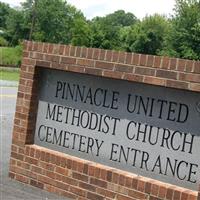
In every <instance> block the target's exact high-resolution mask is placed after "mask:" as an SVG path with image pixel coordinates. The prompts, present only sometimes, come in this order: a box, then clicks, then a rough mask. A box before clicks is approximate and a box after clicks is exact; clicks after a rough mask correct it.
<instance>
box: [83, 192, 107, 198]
mask: <svg viewBox="0 0 200 200" xmlns="http://www.w3.org/2000/svg"><path fill="white" fill-rule="evenodd" d="M87 198H88V199H91V200H104V197H103V196H101V195H98V194H95V193H92V192H88V193H87Z"/></svg>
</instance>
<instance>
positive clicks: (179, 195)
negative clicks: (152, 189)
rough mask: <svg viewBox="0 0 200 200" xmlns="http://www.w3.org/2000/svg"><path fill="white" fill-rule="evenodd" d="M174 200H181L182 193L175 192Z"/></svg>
mask: <svg viewBox="0 0 200 200" xmlns="http://www.w3.org/2000/svg"><path fill="white" fill-rule="evenodd" d="M173 199H174V200H181V193H180V191H178V190H175V191H174V197H173Z"/></svg>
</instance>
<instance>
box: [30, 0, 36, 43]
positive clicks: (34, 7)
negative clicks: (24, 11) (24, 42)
mask: <svg viewBox="0 0 200 200" xmlns="http://www.w3.org/2000/svg"><path fill="white" fill-rule="evenodd" d="M36 7H37V0H33V8H32V22H31V29H30V33H29V40H32V34H33V31H34V28H35V20H36Z"/></svg>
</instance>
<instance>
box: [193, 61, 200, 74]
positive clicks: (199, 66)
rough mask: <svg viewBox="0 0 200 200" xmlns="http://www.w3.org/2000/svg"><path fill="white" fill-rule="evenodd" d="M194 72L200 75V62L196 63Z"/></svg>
mask: <svg viewBox="0 0 200 200" xmlns="http://www.w3.org/2000/svg"><path fill="white" fill-rule="evenodd" d="M194 72H195V73H198V74H200V61H196V62H195V63H194Z"/></svg>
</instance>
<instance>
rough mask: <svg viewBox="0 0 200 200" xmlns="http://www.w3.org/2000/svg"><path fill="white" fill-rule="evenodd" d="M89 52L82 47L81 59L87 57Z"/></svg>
mask: <svg viewBox="0 0 200 200" xmlns="http://www.w3.org/2000/svg"><path fill="white" fill-rule="evenodd" d="M87 51H88V48H85V47H82V51H81V57H82V58H86V57H87Z"/></svg>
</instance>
